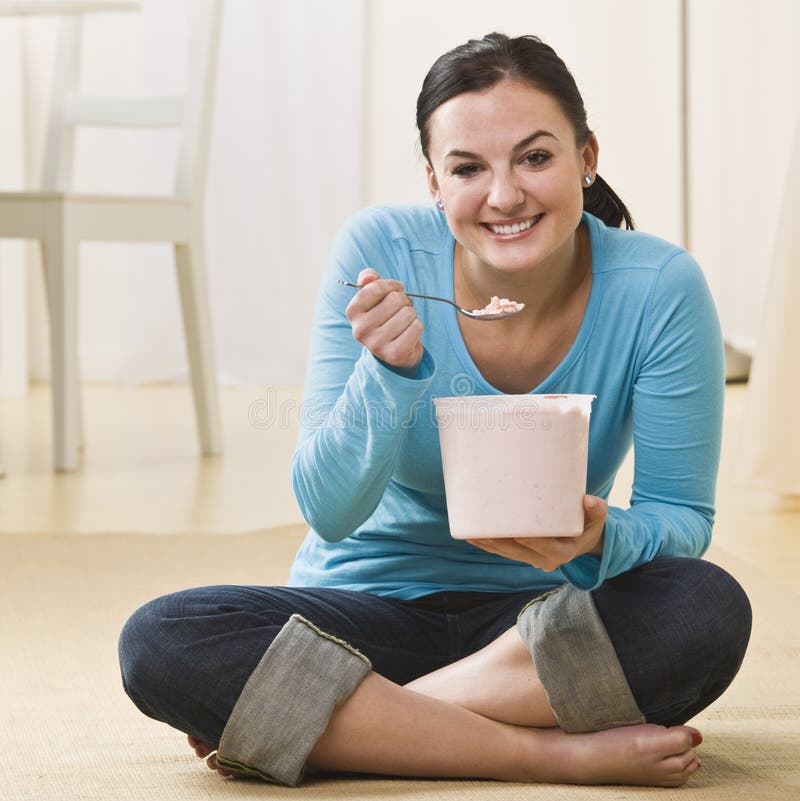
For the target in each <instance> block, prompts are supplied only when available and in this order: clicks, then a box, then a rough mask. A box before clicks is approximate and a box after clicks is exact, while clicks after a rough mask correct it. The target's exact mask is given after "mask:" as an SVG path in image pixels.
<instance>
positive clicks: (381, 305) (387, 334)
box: [345, 267, 422, 368]
mask: <svg viewBox="0 0 800 801" xmlns="http://www.w3.org/2000/svg"><path fill="white" fill-rule="evenodd" d="M356 283H357V284H358V285H359V286H360V287H361V289H359V291H358V292H357V293H356V296H355V297H354V298H353V299H352V300H351V301H350V303H348V304H347V308H346V309H345V314H346V315H347V319H348V320H349V321H350V325H351V326H352V328H353V336H354V337H355V338H356V340H358V342H360V343H361V344H362V345H363V346H364V347H365V348H367V350H369V351H371V352H372V353H373V354H374V355H375V356H377V357H378V358H379V359H381V360H382V361H384V362H386V363H387V364H391V365H392V366H393V367H403V368H411V367H416V366H417V365H418V364H419V363H420V361H421V360H422V341H421V339H420V337H421V336H422V323H421V322H420V321H419V318H418V317H417V313H416V312H415V311H414V306H413V304H412V302H411V298H409V297H408V296H407V295H406V294H405V293H404V292H403V290H404V288H405V287H404V286H403V284H402V283H400V281H395V280H394V279H392V278H381V277H380V276H379V275H378V273H377V272H376V271H375V270H373V269H372V268H371V267H368V268H367V269H365V270H362V271H361V272H360V273H359V274H358V280H357V281H356Z"/></svg>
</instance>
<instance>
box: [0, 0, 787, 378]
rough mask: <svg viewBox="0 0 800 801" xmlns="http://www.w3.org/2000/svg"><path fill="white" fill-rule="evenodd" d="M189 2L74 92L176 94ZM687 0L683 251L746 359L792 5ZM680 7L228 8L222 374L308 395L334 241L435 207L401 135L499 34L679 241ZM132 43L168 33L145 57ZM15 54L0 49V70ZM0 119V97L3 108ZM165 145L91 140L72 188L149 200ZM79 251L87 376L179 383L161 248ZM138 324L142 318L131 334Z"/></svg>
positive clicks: (154, 2)
mask: <svg viewBox="0 0 800 801" xmlns="http://www.w3.org/2000/svg"><path fill="white" fill-rule="evenodd" d="M188 1H189V0H144V3H143V8H144V13H143V14H142V15H141V17H140V18H138V19H128V20H126V21H124V22H123V21H122V20H121V19H119V20H113V19H106V20H105V21H104V22H103V25H104V26H105V29H104V31H103V34H102V36H101V37H100V41H101V45H100V46H99V47H94V49H92V50H90V51H87V59H88V60H87V64H86V73H85V74H86V81H87V87H88V88H89V89H93V90H95V91H99V92H101V91H105V90H106V89H107V88H117V87H119V86H120V85H121V86H122V87H123V88H126V87H127V88H131V89H132V88H133V87H134V84H136V87H137V88H139V89H141V88H143V89H145V90H147V89H151V90H153V89H155V88H158V89H160V90H164V91H169V90H170V89H174V88H180V86H179V84H180V83H181V81H182V79H183V77H185V76H184V75H183V73H182V72H181V67H180V65H179V64H178V63H177V62H178V60H179V59H180V53H181V48H182V47H183V44H184V42H183V40H182V39H181V38H180V32H179V31H178V28H177V26H178V17H180V15H181V14H182V13H183V10H182V9H185V8H186V3H187V2H188ZM688 6H689V9H690V30H691V33H692V37H691V42H690V47H691V53H690V55H691V126H692V127H691V131H692V141H691V150H690V162H691V169H692V181H691V187H690V188H691V201H692V202H691V242H690V246H691V249H692V250H693V252H694V253H695V254H696V255H697V256H698V258H699V260H700V263H701V264H702V266H703V268H704V269H705V271H706V274H707V276H708V278H709V282H710V284H711V287H712V291H713V292H714V295H715V298H716V300H717V304H718V306H719V309H720V315H721V317H722V321H723V327H724V331H725V334H726V336H727V337H728V338H729V339H730V340H731V341H733V343H734V344H737V345H739V346H740V347H744V348H745V349H746V350H751V351H752V349H753V347H754V346H755V342H756V340H757V335H758V328H759V318H760V313H761V307H762V305H763V297H764V293H765V287H766V284H767V274H768V271H769V268H770V258H771V253H772V250H773V245H774V243H773V238H774V229H775V224H776V220H777V217H778V208H779V206H780V201H781V195H782V182H783V165H784V163H785V160H786V159H787V158H788V153H789V150H790V142H791V140H792V135H793V131H794V128H795V121H796V118H797V112H798V97H797V95H798V92H797V90H798V75H800V70H799V69H798V68H799V67H800V64H798V58H799V57H798V55H797V48H796V38H797V33H798V31H800V3H798V2H796V0H760V2H759V3H758V4H754V3H752V2H750V0H689V3H688ZM364 8H366V23H365V24H366V28H362V27H361V26H362V22H363V20H364V15H363V11H364ZM679 10H680V0H659V1H658V2H651V1H649V0H647V1H645V0H560V1H559V2H558V3H553V2H551V3H547V4H540V3H531V2H529V0H528V1H523V0H495V2H492V3H486V2H484V0H480V1H479V0H436V1H435V2H431V0H424V2H423V0H404V1H403V2H397V0H335V2H333V3H331V2H328V0H302V2H300V0H270V2H269V4H266V3H263V2H262V0H236V2H228V3H226V23H227V34H225V32H224V31H223V45H222V52H221V61H220V84H219V91H218V118H217V122H216V126H215V137H216V139H215V141H216V142H217V145H216V147H217V150H216V152H214V151H212V160H211V165H210V171H209V210H210V211H209V215H210V216H209V273H210V284H211V289H212V293H213V295H212V314H213V316H214V322H215V326H216V338H217V349H218V355H219V361H220V365H221V367H222V375H223V378H224V379H225V380H226V381H228V382H230V383H251V384H259V385H264V384H299V383H300V382H301V381H302V375H303V370H304V361H305V352H306V348H307V341H308V326H309V322H310V316H311V308H312V306H313V298H314V294H315V291H316V288H317V285H318V281H319V275H320V272H321V269H322V264H323V262H324V258H325V253H326V252H327V249H328V246H329V244H330V240H331V238H332V236H333V233H334V231H335V229H336V228H337V226H338V225H339V224H340V222H341V221H342V219H343V218H344V217H345V216H347V214H349V213H350V212H351V211H352V210H353V209H354V208H356V207H357V206H358V205H360V204H362V203H365V204H371V203H393V202H407V201H421V202H428V196H427V190H426V188H425V182H424V170H423V165H422V163H421V159H420V157H419V155H418V153H417V132H416V129H415V125H414V114H415V105H416V96H417V93H418V91H419V88H420V86H421V83H422V80H423V77H424V75H425V72H426V71H427V69H428V67H429V66H430V64H431V63H432V62H433V60H434V59H435V58H436V57H437V56H438V55H440V54H441V53H442V52H444V51H445V50H447V49H449V48H451V47H453V46H455V45H457V44H459V43H461V42H463V41H465V40H466V39H468V38H470V37H476V36H482V35H483V34H485V33H487V32H489V31H492V30H500V31H504V32H506V33H509V34H511V35H516V34H521V33H535V34H538V35H540V36H541V37H542V38H543V39H544V40H545V41H547V42H548V43H550V44H552V45H553V46H554V47H555V49H556V51H557V52H559V54H560V55H561V56H562V57H563V58H564V60H565V61H566V63H567V64H568V66H570V68H571V69H572V71H573V73H574V74H575V77H576V79H577V82H578V85H579V87H580V88H581V90H582V92H583V95H584V100H585V102H586V106H587V110H588V115H589V124H590V126H591V127H592V128H593V129H594V130H595V131H596V133H597V136H598V139H599V141H600V148H601V152H600V172H601V174H602V175H603V176H604V177H605V178H606V180H608V181H609V183H611V185H612V186H613V187H614V188H615V189H616V190H617V191H618V192H619V194H620V195H621V196H622V198H623V199H624V200H625V202H626V204H627V205H628V206H629V208H630V209H631V211H632V212H633V214H634V217H635V219H636V222H637V225H638V227H640V228H641V229H643V230H647V231H650V232H653V233H656V234H659V235H661V236H663V237H665V238H667V239H670V240H673V241H677V242H680V241H681V239H682V230H681V224H682V219H681V218H682V209H681V193H682V187H681V180H682V176H681V169H680V86H679V78H680V71H679V50H678V47H679V29H678V23H679ZM156 16H159V20H160V21H159V22H158V24H156V22H155V20H156ZM162 17H165V18H166V22H164V21H163V19H162ZM14 24H15V25H16V24H17V23H14ZM148 26H149V27H148ZM23 30H24V35H23V36H22V39H21V47H22V49H23V51H24V52H25V53H27V59H26V63H27V66H28V68H29V70H30V72H29V74H28V81H29V83H28V86H27V87H26V89H25V93H26V96H27V97H28V110H27V115H28V118H29V122H30V127H29V131H28V135H27V138H26V139H25V142H24V146H25V148H26V149H28V150H29V151H30V152H31V153H33V154H34V155H35V154H36V153H38V152H40V150H41V135H42V134H41V132H42V131H43V129H44V117H43V114H44V104H45V99H46V88H47V84H48V82H49V77H50V70H51V55H52V42H53V34H54V23H53V22H52V21H47V20H36V21H31V22H30V23H24V25H23ZM145 30H150V32H153V30H155V31H156V32H160V34H159V35H160V37H161V38H160V39H159V40H158V41H157V43H156V45H155V47H154V48H153V47H150V49H149V50H148V51H147V52H145V51H144V50H143V49H142V46H141V34H142V33H143V32H144V31H145ZM176 31H177V33H176ZM176 35H177V37H178V38H177V39H176V38H175V36H176ZM226 36H227V39H226ZM17 41H18V43H19V41H20V40H17ZM12 44H13V42H12ZM362 45H363V46H364V47H365V52H362V50H361V47H362ZM10 53H11V51H10V50H8V49H4V50H3V53H2V57H3V64H5V63H6V62H7V61H8V60H9V54H10ZM112 55H113V58H112ZM309 58H313V59H314V61H309ZM12 61H13V59H12ZM95 67H99V69H98V70H95V69H94V68H95ZM15 80H16V78H15V76H14V74H13V70H11V71H4V72H3V75H2V84H3V86H2V89H1V90H0V99H2V100H4V101H7V100H8V98H9V97H10V96H11V94H14V92H15V91H16V90H15V89H14V88H13V86H12V83H11V82H13V81H15ZM126 82H127V83H126ZM362 84H363V86H362ZM362 101H363V104H362ZM11 107H13V104H11V103H8V102H5V104H4V108H5V109H6V111H7V110H8V109H9V108H11ZM6 122H8V120H7V119H5V118H4V119H3V120H2V123H0V136H5V138H4V139H1V140H0V141H2V142H3V144H4V147H3V149H2V150H0V188H2V189H8V188H15V187H16V188H18V187H19V186H20V185H21V179H22V178H23V177H24V176H21V175H20V174H19V173H20V170H19V158H20V157H19V149H20V147H21V146H22V144H23V143H21V142H19V141H18V140H13V141H12V139H13V137H12V139H9V135H8V134H7V133H6V134H4V131H6V130H10V129H7V126H5V125H4V124H5V123H6ZM9 141H10V142H11V145H10V146H6V145H7V142H9ZM170 152H171V151H170V145H169V143H167V144H166V145H164V144H159V145H155V144H153V147H152V149H151V148H150V147H149V145H145V146H144V147H141V146H135V145H133V144H132V143H131V142H130V141H128V140H127V139H126V138H125V136H124V135H123V134H120V135H117V134H113V135H112V143H111V144H110V145H101V144H100V142H99V139H97V140H96V139H95V138H94V134H93V133H92V132H89V133H88V134H86V135H84V136H82V138H81V140H80V143H79V152H78V178H79V181H80V184H81V186H82V187H83V188H84V189H92V188H101V186H102V185H107V184H109V183H111V184H117V183H120V184H122V183H126V182H127V183H131V182H132V183H133V185H134V187H135V188H138V189H139V190H143V189H144V190H145V191H153V189H152V188H151V189H149V190H148V189H147V188H145V183H146V182H147V181H149V180H150V179H155V178H156V176H157V172H158V171H157V169H156V168H157V167H158V166H160V165H161V163H162V162H163V160H164V159H167V160H168V159H169V157H170ZM98 155H99V156H102V158H97V157H98ZM27 178H28V180H29V182H30V180H31V179H32V178H35V176H34V175H32V174H31V175H28V176H27ZM149 186H151V187H152V186H153V185H152V184H150V185H149ZM9 247H11V248H12V249H13V248H14V247H18V246H15V245H8V244H4V245H3V248H4V250H3V251H0V258H4V259H5V266H4V267H2V268H0V269H2V276H1V279H2V286H0V288H5V287H10V288H9V289H4V291H3V293H2V294H3V302H4V304H5V306H3V307H0V314H5V316H6V317H5V319H6V321H7V322H8V320H9V317H8V304H9V298H12V297H13V298H16V299H19V298H20V297H24V295H23V294H22V293H24V286H23V287H20V285H19V284H20V282H19V280H18V278H19V272H17V273H13V272H12V271H11V270H10V269H9V267H8V265H9V264H11V262H12V260H13V258H14V257H11V256H9V254H10V253H12V252H13V251H9V250H8V248H9ZM18 252H19V251H17V253H18ZM16 258H17V259H18V258H19V257H18V255H17V257H16ZM82 258H83V266H82V289H81V292H82V295H81V302H82V316H81V349H82V361H83V369H84V375H85V376H86V377H88V378H95V379H105V380H109V379H110V380H114V379H117V378H120V377H124V378H126V379H128V380H164V379H173V378H181V377H182V376H183V375H185V369H186V368H185V359H184V355H183V345H182V333H181V327H180V314H179V307H178V302H177V293H176V290H175V285H174V277H173V273H172V268H171V260H170V257H169V253H168V252H167V250H166V248H165V247H164V246H150V247H148V246H138V247H136V248H126V247H125V246H122V247H120V246H115V245H103V244H91V245H85V246H84V250H83V253H82ZM15 276H16V277H15ZM29 278H30V286H29V290H30V291H29V296H30V297H29V304H28V311H29V313H30V337H29V342H30V363H31V368H32V373H33V375H34V376H44V375H46V370H47V361H48V359H47V345H46V325H45V321H46V316H45V312H44V304H43V301H42V298H43V293H42V291H41V280H40V276H39V272H38V270H36V269H32V270H31V272H30V273H29ZM15 282H16V283H15ZM276 297H277V298H279V299H280V298H289V297H291V298H295V299H296V302H297V305H296V306H290V305H287V304H280V303H279V311H278V313H277V316H269V317H267V316H266V313H265V309H266V306H267V304H268V303H269V302H270V299H274V298H276ZM14 308H16V307H14ZM143 313H147V314H150V315H151V317H150V320H149V321H148V323H147V324H146V325H145V328H144V329H143V328H142V320H141V319H140V318H141V315H142V314H143ZM16 325H17V327H19V319H18V320H17V323H16ZM0 332H1V330H0ZM9 343H10V344H9ZM276 343H278V345H277V346H276ZM0 346H2V347H3V348H6V349H7V348H9V347H11V348H12V349H13V353H12V355H11V357H9V355H8V353H7V352H6V351H3V352H2V354H0V358H2V359H3V360H4V364H5V365H9V364H10V363H11V361H10V358H11V359H16V360H17V364H20V363H24V361H25V358H24V342H22V341H19V342H14V341H13V340H9V339H8V338H5V340H4V341H3V342H2V343H1V344H0ZM154 354H157V355H158V359H157V360H156V359H155V358H154ZM20 359H21V360H22V362H20Z"/></svg>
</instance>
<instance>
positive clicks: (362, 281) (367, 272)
mask: <svg viewBox="0 0 800 801" xmlns="http://www.w3.org/2000/svg"><path fill="white" fill-rule="evenodd" d="M379 278H380V276H379V275H378V271H377V270H373V269H372V267H365V268H364V269H363V270H362V271H361V272H360V273H359V274H358V278H356V283H357V284H358V285H359V286H364V285H366V284H368V283H370V281H377V280H378V279H379Z"/></svg>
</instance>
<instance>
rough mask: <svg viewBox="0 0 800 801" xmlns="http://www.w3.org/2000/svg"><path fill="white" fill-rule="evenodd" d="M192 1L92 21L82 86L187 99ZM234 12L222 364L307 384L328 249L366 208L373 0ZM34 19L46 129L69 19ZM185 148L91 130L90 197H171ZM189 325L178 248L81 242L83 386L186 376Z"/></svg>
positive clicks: (38, 368)
mask: <svg viewBox="0 0 800 801" xmlns="http://www.w3.org/2000/svg"><path fill="white" fill-rule="evenodd" d="M192 5H193V4H192V2H191V0H144V2H143V4H142V13H141V14H139V15H135V16H133V17H132V16H129V15H112V16H103V17H97V18H92V19H91V20H90V21H89V24H88V26H87V28H86V30H85V48H84V53H83V66H82V83H83V88H85V89H86V91H92V92H97V93H103V92H112V91H117V92H118V91H120V90H122V91H124V92H128V93H130V94H136V93H137V92H140V93H164V94H170V93H179V92H181V91H182V90H183V88H184V86H185V82H186V80H187V78H188V76H187V70H186V50H187V25H186V22H187V15H191V13H192V11H193V8H192ZM223 9H224V11H223V21H222V23H223V24H222V37H221V43H220V54H219V65H218V78H217V86H216V104H215V114H214V123H213V132H212V145H211V155H210V164H209V172H208V192H207V214H206V220H207V225H206V242H207V272H208V280H209V290H210V294H211V312H212V320H213V325H214V335H215V344H216V354H217V363H218V371H219V376H220V379H221V381H222V382H223V383H226V384H239V385H250V386H265V385H271V386H278V385H298V384H300V383H302V379H303V373H304V368H305V357H306V351H307V345H308V333H309V327H310V323H311V315H312V311H313V305H314V302H315V295H316V291H317V288H318V285H319V276H320V273H321V270H322V268H323V266H324V262H325V257H326V253H327V251H328V248H329V245H330V243H331V240H332V238H333V236H334V234H335V232H336V229H337V228H338V227H339V225H340V224H341V222H342V221H343V220H344V218H345V217H347V216H348V215H349V214H350V213H352V212H353V211H354V210H356V209H357V208H358V207H359V205H360V202H361V185H362V179H361V168H360V161H361V132H362V109H361V106H362V83H361V82H362V75H363V64H362V59H363V53H364V43H363V39H364V14H365V9H364V4H363V2H362V0H338V2H336V3H331V2H327V1H326V0H268V2H264V0H226V2H225V3H224V5H223ZM123 16H124V17H125V18H123ZM26 26H28V28H27V30H26V35H27V37H28V54H27V55H28V61H29V64H28V67H29V71H30V74H31V75H32V84H33V85H32V87H31V88H32V90H33V92H34V94H35V95H36V96H37V97H38V103H39V106H38V109H36V110H35V112H34V114H33V115H32V118H31V120H30V122H31V127H34V126H35V127H37V128H43V122H44V121H43V107H44V98H45V96H46V91H47V82H48V81H49V75H50V66H51V65H50V59H51V55H50V53H51V52H52V41H53V35H54V26H53V24H52V23H47V22H45V21H31V22H29V23H26ZM176 144H177V138H176V135H175V134H174V133H173V132H169V133H166V132H145V133H144V135H143V134H142V133H141V132H128V131H124V132H120V131H111V132H108V131H102V132H101V131H94V130H87V131H82V132H81V133H80V135H79V139H78V141H77V144H76V185H77V188H79V189H81V190H83V191H92V190H103V189H107V190H114V189H116V190H117V191H120V190H123V191H125V190H129V191H140V192H169V191H170V188H171V185H172V176H173V169H174V163H175V156H176ZM37 282H38V279H37ZM32 294H33V295H34V308H33V331H32V340H33V342H32V349H33V354H32V356H33V358H32V366H33V372H34V377H36V376H37V375H38V376H39V377H43V376H44V375H45V374H46V371H47V353H46V335H45V330H46V329H45V315H44V311H43V304H42V292H41V290H40V288H37V289H36V291H34V292H33V293H32ZM180 320H181V318H180V308H179V302H178V295H177V287H176V282H175V276H174V268H173V264H172V256H171V252H170V248H169V246H166V245H124V244H123V245H118V244H104V243H89V244H84V245H83V246H82V251H81V317H80V351H81V371H82V375H83V378H84V379H87V380H112V381H115V380H119V381H124V382H132V383H139V382H148V381H169V380H179V379H182V378H184V377H185V376H186V375H187V366H186V357H185V349H184V345H183V332H182V327H181V321H180Z"/></svg>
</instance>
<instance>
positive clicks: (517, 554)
mask: <svg viewBox="0 0 800 801" xmlns="http://www.w3.org/2000/svg"><path fill="white" fill-rule="evenodd" d="M541 539H556V538H549V537H548V538H534V537H526V538H519V539H515V538H513V537H496V538H494V537H493V538H485V539H470V540H467V542H469V543H470V544H472V545H474V546H475V547H476V548H481V549H482V550H484V551H488V552H489V553H494V554H497V555H498V556H504V557H505V558H506V559H513V560H515V561H517V562H526V563H527V564H529V565H532V566H533V567H538V568H539V569H540V570H544V571H545V572H546V573H550V572H552V571H553V570H556V569H557V568H558V567H560V566H561V565H562V564H564V562H565V561H569V560H568V559H562V558H560V557H557V556H553V555H551V554H546V553H543V552H541V551H537V550H536V545H535V543H536V542H537V540H541Z"/></svg>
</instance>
